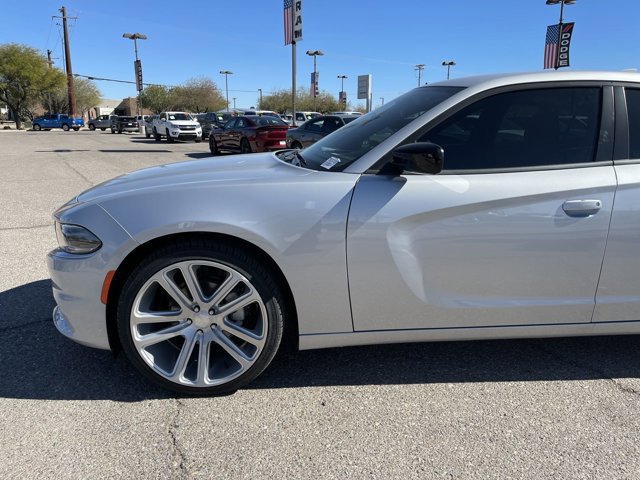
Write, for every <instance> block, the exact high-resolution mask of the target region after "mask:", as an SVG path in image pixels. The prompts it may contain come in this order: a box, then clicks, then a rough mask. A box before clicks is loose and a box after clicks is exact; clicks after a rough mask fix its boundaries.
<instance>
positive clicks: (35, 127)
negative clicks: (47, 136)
mask: <svg viewBox="0 0 640 480" xmlns="http://www.w3.org/2000/svg"><path fill="white" fill-rule="evenodd" d="M33 129H34V130H35V131H36V132H39V131H40V130H42V127H41V126H40V125H38V124H37V123H34V124H33Z"/></svg>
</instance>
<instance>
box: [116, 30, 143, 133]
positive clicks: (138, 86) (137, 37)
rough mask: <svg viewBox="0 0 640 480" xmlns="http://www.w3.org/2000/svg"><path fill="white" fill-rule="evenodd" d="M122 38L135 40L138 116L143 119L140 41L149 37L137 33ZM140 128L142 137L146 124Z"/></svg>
mask: <svg viewBox="0 0 640 480" xmlns="http://www.w3.org/2000/svg"><path fill="white" fill-rule="evenodd" d="M122 37H123V38H128V39H129V40H133V51H134V53H135V56H136V61H135V63H134V66H135V69H134V71H135V74H136V87H137V90H138V96H137V98H136V115H137V116H139V117H140V118H142V106H141V105H140V92H141V91H142V89H143V86H142V82H140V84H139V85H138V77H137V75H138V71H137V69H138V68H140V69H141V70H142V66H141V65H139V60H138V40H146V39H147V36H146V35H143V34H142V33H138V32H136V33H123V34H122ZM138 128H139V129H140V133H141V134H142V135H144V134H145V133H146V132H145V125H144V122H140V124H139V125H138Z"/></svg>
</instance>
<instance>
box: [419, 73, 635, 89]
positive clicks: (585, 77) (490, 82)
mask: <svg viewBox="0 0 640 480" xmlns="http://www.w3.org/2000/svg"><path fill="white" fill-rule="evenodd" d="M580 80H582V81H589V80H591V81H600V82H603V81H604V82H640V73H637V72H605V71H564V72H557V71H544V72H525V73H503V74H492V75H476V76H472V77H460V78H454V79H452V80H445V81H442V82H434V83H430V84H429V85H426V86H427V87H428V86H441V85H442V86H449V87H476V86H477V87H482V88H483V89H488V88H494V87H501V86H504V85H514V84H519V83H536V82H555V81H580ZM421 88H422V87H421Z"/></svg>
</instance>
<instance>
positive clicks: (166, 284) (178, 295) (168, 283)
mask: <svg viewBox="0 0 640 480" xmlns="http://www.w3.org/2000/svg"><path fill="white" fill-rule="evenodd" d="M169 271H170V270H169ZM154 280H155V281H156V282H158V284H159V285H160V286H161V287H162V288H163V289H164V290H165V291H166V292H167V293H168V294H169V295H171V298H173V299H174V300H175V302H176V303H177V304H178V305H179V306H180V308H182V309H183V310H191V308H192V307H193V300H191V299H190V298H188V297H187V296H186V295H185V294H184V293H182V290H180V288H179V287H178V285H176V284H175V282H174V281H173V280H171V279H170V278H169V277H168V276H167V274H166V272H158V273H157V274H156V275H155V276H154Z"/></svg>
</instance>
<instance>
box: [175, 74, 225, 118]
mask: <svg viewBox="0 0 640 480" xmlns="http://www.w3.org/2000/svg"><path fill="white" fill-rule="evenodd" d="M171 93H172V100H173V107H172V108H175V109H176V110H187V111H189V112H208V111H215V110H219V109H221V108H224V106H225V105H226V101H225V99H224V98H223V96H222V94H221V93H220V90H219V89H218V87H217V86H216V84H215V83H214V82H213V80H211V79H209V78H206V77H199V78H191V79H189V80H187V81H186V82H185V83H184V85H180V86H178V87H174V88H173V89H171Z"/></svg>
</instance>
